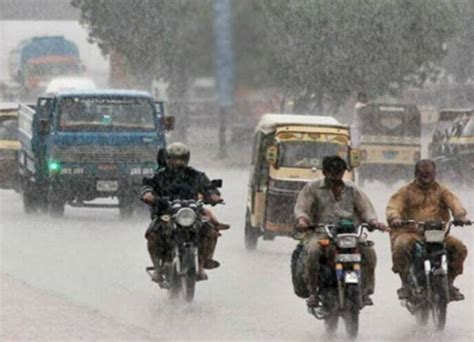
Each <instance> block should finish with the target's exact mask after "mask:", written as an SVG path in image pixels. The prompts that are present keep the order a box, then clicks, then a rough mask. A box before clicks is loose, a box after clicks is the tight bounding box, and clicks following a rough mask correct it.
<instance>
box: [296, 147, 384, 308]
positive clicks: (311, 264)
mask: <svg viewBox="0 0 474 342" xmlns="http://www.w3.org/2000/svg"><path fill="white" fill-rule="evenodd" d="M346 170H347V164H346V162H345V161H344V159H342V158H341V157H339V156H329V157H324V159H323V175H324V178H319V179H316V180H314V181H312V182H310V183H308V184H307V185H306V186H305V187H304V188H303V190H301V192H300V194H299V195H298V199H297V201H296V205H295V209H294V213H295V218H296V220H297V224H296V230H297V231H299V232H304V233H306V234H305V236H304V238H303V241H304V243H305V249H306V250H307V252H308V260H307V263H306V265H305V278H306V282H307V286H308V290H309V292H310V297H309V298H308V300H307V305H308V306H310V307H313V306H317V305H318V298H317V290H318V271H319V259H320V256H321V254H322V253H324V251H323V250H322V247H321V245H320V243H319V241H320V240H321V239H324V238H326V234H325V233H321V232H317V231H315V232H310V231H309V228H308V227H309V226H310V225H315V224H318V223H336V222H338V221H340V220H342V219H349V220H352V221H353V222H354V223H355V224H359V223H360V222H367V223H368V224H369V225H370V227H371V229H378V230H380V231H386V230H388V228H387V226H385V224H383V223H381V222H378V221H377V217H376V215H375V210H374V207H373V205H372V203H371V202H370V200H369V199H368V197H367V196H366V195H365V194H364V193H363V192H362V191H361V190H360V189H359V188H358V187H357V186H356V185H355V184H354V183H352V182H350V181H346V180H342V177H343V175H344V172H345V171H346ZM361 254H362V258H363V262H362V289H363V291H364V293H363V301H364V304H365V305H372V304H373V303H372V300H371V298H370V295H371V294H373V293H374V288H375V274H374V271H375V266H376V263H377V256H376V254H375V251H374V249H373V248H372V247H371V246H367V245H362V246H361Z"/></svg>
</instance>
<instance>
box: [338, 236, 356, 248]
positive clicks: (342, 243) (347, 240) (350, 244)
mask: <svg viewBox="0 0 474 342" xmlns="http://www.w3.org/2000/svg"><path fill="white" fill-rule="evenodd" d="M337 246H338V247H339V248H355V247H357V237H355V236H347V235H346V236H338V237H337Z"/></svg>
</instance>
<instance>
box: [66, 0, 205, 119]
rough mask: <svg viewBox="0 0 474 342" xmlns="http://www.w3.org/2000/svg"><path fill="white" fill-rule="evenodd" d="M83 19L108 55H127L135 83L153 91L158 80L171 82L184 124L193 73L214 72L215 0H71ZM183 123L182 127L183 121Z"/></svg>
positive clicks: (175, 105) (175, 106)
mask: <svg viewBox="0 0 474 342" xmlns="http://www.w3.org/2000/svg"><path fill="white" fill-rule="evenodd" d="M71 2H72V4H73V6H75V7H77V8H79V9H80V10H81V22H82V23H83V24H84V25H85V26H87V28H88V30H89V38H90V40H91V42H96V43H97V44H98V45H99V47H100V48H101V50H102V51H103V53H104V54H106V55H107V54H108V53H109V52H110V51H111V49H114V50H115V51H117V52H118V53H119V54H120V55H122V56H123V57H124V58H125V62H126V66H127V69H128V72H127V74H128V76H129V78H130V81H131V83H132V86H134V87H138V88H143V89H150V85H151V81H152V80H153V79H157V78H161V79H163V80H165V81H167V82H169V88H168V90H169V97H170V101H171V103H170V107H171V108H172V110H173V114H175V115H176V116H177V117H178V126H180V125H179V122H180V121H181V123H185V122H186V121H187V120H186V118H185V115H186V113H187V110H186V104H185V99H186V96H187V89H188V86H189V82H190V79H191V77H192V75H196V74H198V73H200V72H203V70H206V71H207V72H211V70H212V54H203V53H202V52H203V51H212V48H211V47H212V45H211V44H212V20H210V18H212V17H211V16H212V7H211V6H210V5H211V2H210V1H208V0H205V1H199V2H197V1H193V0H173V1H166V0H72V1H71ZM181 127H182V125H181Z"/></svg>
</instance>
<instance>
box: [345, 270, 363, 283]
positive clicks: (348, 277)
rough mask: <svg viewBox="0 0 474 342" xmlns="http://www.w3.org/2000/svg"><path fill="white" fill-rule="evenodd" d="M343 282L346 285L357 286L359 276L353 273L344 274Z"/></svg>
mask: <svg viewBox="0 0 474 342" xmlns="http://www.w3.org/2000/svg"><path fill="white" fill-rule="evenodd" d="M344 281H345V283H346V284H357V283H358V282H359V276H358V275H357V273H355V272H350V271H349V272H346V274H345V275H344Z"/></svg>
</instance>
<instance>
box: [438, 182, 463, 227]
mask: <svg viewBox="0 0 474 342" xmlns="http://www.w3.org/2000/svg"><path fill="white" fill-rule="evenodd" d="M441 191H442V196H443V202H444V203H445V204H446V206H447V207H448V209H449V210H450V211H451V214H452V215H453V217H454V218H455V219H457V220H466V215H467V212H466V209H464V207H463V205H462V203H461V200H460V199H459V198H458V197H457V196H456V195H455V194H454V193H452V192H451V190H449V189H448V188H446V187H444V186H442V188H441Z"/></svg>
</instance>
